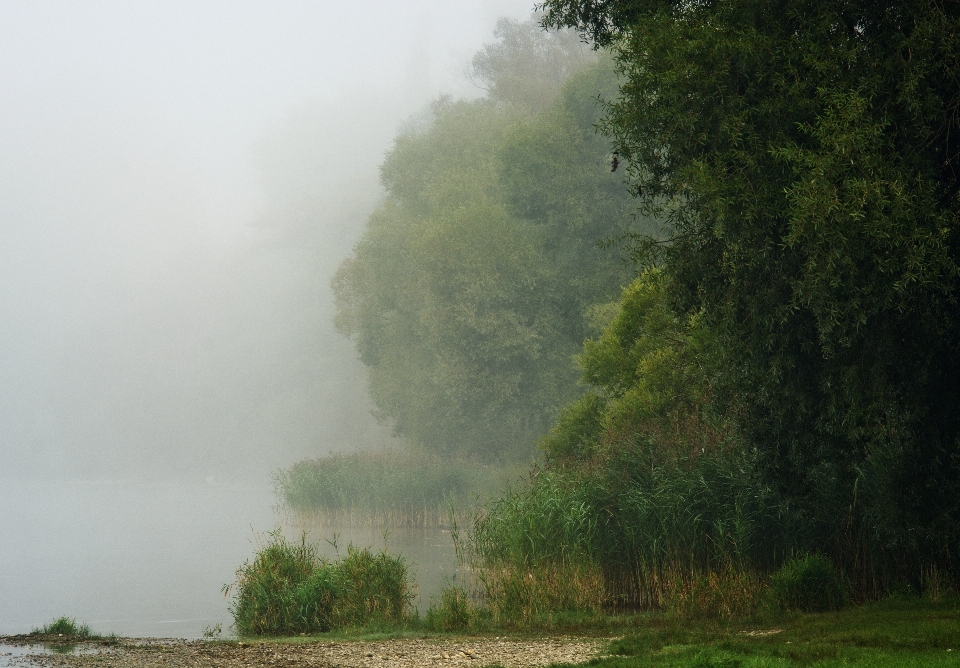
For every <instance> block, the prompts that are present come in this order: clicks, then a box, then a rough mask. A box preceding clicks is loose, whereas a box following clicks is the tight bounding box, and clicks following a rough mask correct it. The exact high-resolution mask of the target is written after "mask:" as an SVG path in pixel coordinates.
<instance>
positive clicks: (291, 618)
mask: <svg viewBox="0 0 960 668" xmlns="http://www.w3.org/2000/svg"><path fill="white" fill-rule="evenodd" d="M231 592H234V596H233V601H232V603H231V605H230V613H231V614H232V615H233V619H234V626H235V628H236V631H237V633H238V634H239V635H291V634H298V633H319V632H323V631H329V630H330V629H335V628H344V627H362V626H365V625H368V624H371V623H380V624H400V623H402V622H403V621H404V620H405V619H406V617H407V615H408V613H409V609H410V606H411V602H412V600H413V596H414V594H413V584H412V582H411V581H410V576H409V573H408V571H407V564H406V562H405V561H404V560H403V557H401V556H394V555H390V554H388V553H387V552H386V551H385V550H381V551H380V552H376V553H375V552H373V551H371V550H370V549H369V548H364V549H357V548H354V547H353V546H349V547H348V548H347V554H346V556H344V557H342V558H340V559H338V560H336V561H329V560H327V559H325V558H323V557H320V556H319V555H318V554H317V548H316V545H313V544H311V543H308V542H307V541H306V536H305V535H304V536H303V537H302V538H301V540H300V542H299V543H296V542H290V541H288V540H287V539H286V538H284V536H283V534H282V533H280V531H279V530H278V531H276V532H274V533H271V534H270V535H269V541H268V542H267V543H266V544H265V545H263V546H261V548H260V550H259V551H258V552H257V554H256V556H255V557H254V559H253V561H252V562H247V563H245V564H244V565H243V566H241V567H240V568H239V569H238V570H237V579H236V581H235V582H234V583H233V584H231V585H228V586H225V587H224V595H229V594H230V593H231Z"/></svg>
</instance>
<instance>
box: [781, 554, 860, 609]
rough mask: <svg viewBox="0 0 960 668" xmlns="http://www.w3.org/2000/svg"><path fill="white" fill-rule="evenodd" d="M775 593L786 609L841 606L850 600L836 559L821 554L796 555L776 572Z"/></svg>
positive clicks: (836, 607)
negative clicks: (835, 561)
mask: <svg viewBox="0 0 960 668" xmlns="http://www.w3.org/2000/svg"><path fill="white" fill-rule="evenodd" d="M770 585H771V588H772V589H773V596H774V599H775V600H776V603H777V605H778V606H780V607H781V608H782V609H784V610H797V611H800V612H825V611H827V610H839V609H840V608H842V607H843V606H844V604H845V603H846V601H847V592H846V587H845V586H844V585H843V582H842V581H841V579H840V576H839V575H838V574H837V570H836V569H835V568H834V566H833V563H832V562H831V561H830V560H829V559H827V558H826V557H824V556H821V555H819V554H806V555H802V556H799V557H794V558H793V559H791V560H790V561H788V562H787V563H785V564H784V565H783V566H782V567H781V568H780V570H778V571H777V572H776V573H774V575H773V577H772V578H771V581H770Z"/></svg>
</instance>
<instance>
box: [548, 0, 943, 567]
mask: <svg viewBox="0 0 960 668" xmlns="http://www.w3.org/2000/svg"><path fill="white" fill-rule="evenodd" d="M543 10H544V12H545V14H544V23H545V25H548V26H554V27H557V26H571V27H575V28H577V29H578V30H580V31H581V32H582V33H583V35H584V36H585V37H586V38H587V39H589V40H592V41H593V43H594V44H596V45H603V46H608V47H610V48H611V49H613V50H614V51H615V52H616V54H617V62H618V68H619V71H620V72H621V75H622V83H621V86H620V99H619V101H617V102H616V103H615V104H613V105H611V106H610V108H609V109H608V117H607V121H606V125H605V130H606V131H607V132H608V133H609V135H610V136H611V137H612V138H613V140H614V145H615V148H616V149H617V150H618V152H619V155H620V158H621V160H623V161H624V162H626V163H627V165H628V174H629V181H630V183H631V186H632V187H633V188H634V190H635V192H636V193H637V194H638V195H639V196H640V198H641V199H642V203H643V205H644V206H645V207H646V208H647V209H648V210H650V211H652V212H655V213H658V214H660V215H662V216H664V217H665V218H666V219H668V220H669V221H670V224H671V230H672V234H671V238H670V240H669V241H668V242H667V243H659V240H650V239H644V238H643V237H642V235H638V236H637V237H636V239H635V240H636V242H637V243H636V249H637V252H638V254H639V255H640V256H641V257H642V259H643V260H645V261H647V262H658V263H660V264H662V266H663V268H664V271H666V272H667V274H668V275H669V276H670V286H671V299H672V302H673V304H674V307H675V308H676V309H677V311H679V312H681V313H690V314H692V313H699V314H702V316H701V317H703V318H704V322H705V324H707V325H708V326H709V327H711V328H712V329H713V330H714V331H715V332H716V334H717V336H719V337H720V339H721V341H722V345H723V346H724V348H725V349H726V351H727V354H728V355H729V357H730V359H731V360H733V362H732V363H731V365H730V367H729V369H728V375H729V376H730V378H731V379H732V381H734V382H735V383H736V384H737V386H738V387H739V390H740V401H741V405H742V406H743V407H744V411H743V416H744V419H743V420H742V424H741V425H740V427H741V430H742V432H743V434H744V435H745V436H746V438H747V440H748V443H749V444H750V445H751V446H752V447H753V448H756V450H757V451H758V452H759V453H760V454H761V456H762V461H763V473H764V475H766V476H767V479H768V480H769V481H770V482H771V483H772V484H774V485H775V486H776V487H777V489H778V490H779V492H780V494H781V495H782V498H783V499H784V501H785V503H786V505H787V507H788V508H789V509H790V511H791V512H793V513H794V514H795V515H796V516H798V517H802V518H804V520H805V523H806V526H807V527H808V528H809V530H810V531H811V535H812V536H816V538H817V540H818V541H820V549H829V550H831V551H832V552H833V553H834V554H835V555H836V556H837V558H838V560H839V561H841V562H842V563H843V564H844V565H845V566H846V567H847V568H848V571H849V572H851V574H853V575H855V576H857V577H861V578H862V579H872V581H874V582H879V583H881V584H882V582H883V581H885V580H886V579H887V578H889V577H897V578H901V579H904V578H905V579H907V580H909V581H911V582H917V581H918V579H919V578H920V574H921V571H922V570H923V569H924V568H927V569H932V568H941V569H943V568H949V569H952V570H953V572H954V573H955V574H956V568H957V564H960V410H958V406H960V304H958V296H960V294H958V293H960V271H958V255H960V224H958V223H960V221H958V211H960V199H958V191H960V188H958V186H960V182H958V167H960V162H958V148H960V5H958V4H957V3H945V2H937V1H935V0H915V1H907V2H896V3H892V2H876V1H873V0H840V1H831V2H826V1H822V0H781V1H779V2H769V1H760V0H705V1H703V2H688V1H686V0H676V1H670V0H547V1H546V2H545V3H544V6H543ZM868 573H869V575H868Z"/></svg>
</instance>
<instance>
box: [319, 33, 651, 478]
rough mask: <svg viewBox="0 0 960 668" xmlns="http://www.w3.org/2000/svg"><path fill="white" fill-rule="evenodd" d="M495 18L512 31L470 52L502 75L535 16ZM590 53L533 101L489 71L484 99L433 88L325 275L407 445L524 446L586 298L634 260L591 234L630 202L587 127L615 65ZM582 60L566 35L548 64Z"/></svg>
mask: <svg viewBox="0 0 960 668" xmlns="http://www.w3.org/2000/svg"><path fill="white" fill-rule="evenodd" d="M504 26H507V27H509V28H510V30H509V31H507V32H509V33H510V34H513V33H520V34H522V35H523V36H524V39H523V40H513V41H510V40H505V41H504V42H503V43H502V44H501V45H500V46H499V47H497V48H496V49H493V48H487V49H486V50H485V51H484V52H483V54H485V55H484V58H487V61H490V62H492V61H494V60H495V61H496V63H497V65H496V67H493V65H490V67H489V68H488V70H489V71H490V72H500V73H503V76H507V75H508V74H509V76H510V77H511V78H510V81H513V79H512V77H514V76H516V72H517V71H521V72H522V71H524V70H523V68H520V67H518V68H512V67H510V64H511V63H525V62H526V60H527V59H528V58H529V56H530V50H531V49H532V48H533V47H531V46H530V40H531V39H533V37H532V35H534V33H532V32H531V30H530V27H529V26H526V27H521V26H516V25H513V24H504V23H501V31H502V32H503V31H504V30H506V28H504ZM511 31H512V32H511ZM504 34H506V33H504ZM536 35H537V36H536V40H539V42H545V43H546V45H543V44H540V45H539V46H537V44H538V43H539V42H536V43H534V46H536V49H533V50H534V52H535V53H547V54H557V53H560V54H562V53H566V52H567V51H565V49H567V46H569V44H568V45H567V46H563V44H561V45H560V46H561V47H562V48H559V47H558V48H554V47H553V46H550V43H551V40H553V39H555V38H553V37H551V36H550V35H549V34H546V33H543V32H538V33H536ZM564 39H566V38H564ZM568 41H569V40H568ZM511 45H514V46H516V47H517V48H515V49H513V47H512V46H511ZM491 54H495V55H496V58H493V56H491ZM591 60H593V61H594V63H593V64H592V65H590V66H589V67H587V69H585V70H582V72H581V73H580V74H579V75H575V76H573V77H572V78H571V79H569V81H568V82H567V83H566V84H565V85H564V87H563V88H558V89H557V90H555V91H554V92H553V94H552V95H553V97H552V100H544V99H543V98H542V97H537V100H538V104H540V105H541V106H540V107H539V108H538V109H532V108H531V104H528V103H527V102H524V103H523V104H520V103H514V102H511V101H510V99H507V98H504V97H503V96H504V95H505V94H506V93H505V92H504V91H514V92H515V91H517V90H522V89H523V87H522V86H519V85H514V83H515V82H514V83H511V84H510V85H509V86H506V85H501V84H502V78H498V77H500V75H496V76H495V75H494V74H491V75H490V77H491V78H490V80H491V81H493V82H494V85H492V87H491V95H490V96H488V97H486V98H483V99H480V100H476V101H452V100H449V99H442V100H439V101H438V102H436V103H435V104H434V105H433V107H432V110H431V111H432V113H431V118H430V122H429V124H427V125H426V126H425V127H424V128H421V129H419V130H418V129H411V130H409V131H407V132H405V133H403V134H401V135H400V136H398V138H397V140H396V145H395V147H394V149H393V150H392V151H391V152H390V154H389V155H388V156H387V158H386V160H385V162H384V164H383V166H382V170H381V175H382V182H383V185H384V187H385V189H386V192H387V197H386V200H385V201H384V203H383V205H382V206H381V207H380V208H379V209H378V210H377V211H376V212H375V213H374V214H373V216H371V218H370V220H369V222H368V227H367V230H366V232H365V234H364V236H363V238H362V240H361V241H360V243H359V244H358V245H357V246H356V248H355V250H354V253H353V256H352V257H351V258H349V259H348V260H347V261H345V262H344V264H343V265H342V266H341V268H340V270H339V271H338V274H337V277H336V278H335V281H334V289H335V292H336V297H337V303H338V310H339V314H338V326H339V327H340V329H341V331H343V332H344V333H346V334H348V335H350V336H351V337H353V338H354V339H355V341H356V343H357V349H358V352H359V354H360V358H361V360H362V361H363V362H364V364H365V365H366V366H367V367H368V369H369V379H370V391H371V395H372V397H373V399H374V402H375V404H376V406H377V408H378V410H379V412H380V415H381V417H383V418H384V419H385V420H387V421H388V422H390V423H392V424H393V426H394V428H395V430H396V432H397V433H398V434H400V435H402V436H404V437H405V438H406V439H407V440H408V442H409V443H410V444H411V445H413V446H414V447H422V448H425V449H428V450H431V451H435V452H440V453H459V454H465V455H469V456H473V457H476V458H480V459H485V460H503V459H518V458H525V457H529V456H530V455H532V454H533V452H534V444H535V441H536V438H537V437H538V436H539V435H540V434H542V433H543V432H545V431H546V430H547V429H548V427H549V425H550V423H551V421H552V420H553V419H554V418H555V416H556V414H557V412H558V411H559V408H560V406H562V405H563V404H564V403H566V402H568V401H570V400H571V399H573V398H574V397H576V396H577V395H578V394H579V393H580V392H581V391H582V389H581V388H580V387H579V386H578V384H577V375H578V374H577V370H576V367H575V365H574V364H573V357H574V355H575V354H576V352H577V350H578V349H579V347H580V345H581V343H582V341H583V338H584V337H585V336H586V335H587V332H588V331H589V327H588V324H587V310H588V308H589V307H590V306H591V305H592V304H594V303H596V302H606V301H610V300H611V299H613V298H614V297H615V296H616V294H617V292H618V291H619V288H620V286H621V285H622V284H623V283H624V282H626V281H627V280H628V277H629V271H628V269H627V268H626V267H625V266H623V265H622V264H621V263H618V262H617V261H616V258H614V257H611V254H610V253H609V252H607V251H605V250H604V249H602V248H600V247H599V243H600V242H601V241H603V240H604V239H606V238H608V237H612V236H617V235H618V234H621V233H622V232H623V231H624V230H625V229H626V226H627V224H628V223H629V222H630V213H631V208H632V206H631V205H632V202H631V199H630V198H629V196H628V195H627V194H626V192H625V191H624V190H623V188H622V187H621V186H620V184H619V174H611V173H610V170H609V156H610V146H609V141H608V140H607V139H605V138H604V137H602V136H598V135H597V133H596V132H595V131H594V129H593V123H594V122H595V121H596V120H597V118H598V115H599V109H598V107H597V106H596V104H595V96H596V95H598V94H600V93H601V92H603V90H604V89H603V88H602V86H606V88H607V89H609V88H611V87H612V85H613V82H614V79H613V74H612V68H611V64H610V62H609V61H603V60H598V59H596V58H593V59H591ZM487 61H484V62H487ZM583 62H584V56H583V53H582V52H581V51H580V50H579V49H577V50H574V51H570V56H569V59H568V60H561V61H560V62H556V61H553V66H554V67H555V68H557V69H558V71H561V72H569V71H570V70H571V69H574V66H578V67H583ZM488 64H489V63H488ZM541 66H543V63H541V65H540V66H538V67H537V68H534V72H535V73H539V72H540V71H541V69H542V67H541ZM497 82H500V83H497ZM541 83H542V82H540V81H534V82H531V86H535V85H539V84H541ZM511 95H512V93H511ZM528 101H529V100H528ZM528 186H529V187H528Z"/></svg>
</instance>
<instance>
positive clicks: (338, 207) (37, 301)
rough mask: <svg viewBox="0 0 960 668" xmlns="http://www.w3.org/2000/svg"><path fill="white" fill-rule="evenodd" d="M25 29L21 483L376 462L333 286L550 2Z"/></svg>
mask: <svg viewBox="0 0 960 668" xmlns="http://www.w3.org/2000/svg"><path fill="white" fill-rule="evenodd" d="M348 4H349V3H332V4H327V3H324V4H316V3H297V2H289V3H272V2H271V3H262V2H245V3H229V4H228V3H203V4H201V5H196V4H194V3H155V4H152V3H148V4H135V5H129V4H127V3H119V2H104V3H84V4H82V5H76V4H71V3H30V4H16V3H14V4H7V5H4V7H3V8H2V9H0V50H2V53H3V54H4V58H3V59H2V60H0V87H2V89H3V90H4V91H5V95H4V96H3V97H2V100H0V155H2V156H3V158H2V160H0V230H2V235H3V236H2V238H3V243H2V244H0V460H2V462H3V466H2V469H0V471H2V473H0V476H2V477H4V478H24V477H27V478H47V477H51V476H52V477H69V478H74V479H76V478H79V479H104V478H107V479H114V478H134V479H145V478H146V479H158V478H159V479H164V478H170V479H175V480H187V479H190V480H203V481H211V480H222V479H231V478H244V479H253V480H261V481H267V480H269V475H270V472H271V471H272V470H275V469H277V468H282V467H285V466H289V465H290V464H291V463H293V462H294V461H297V460H298V459H302V458H304V457H313V456H319V455H322V454H324V453H327V452H331V451H346V450H354V449H363V448H377V447H381V446H383V445H384V444H387V443H389V442H390V438H391V437H390V432H389V429H387V428H386V427H384V426H382V425H379V424H377V423H376V421H375V420H374V419H373V418H372V417H371V414H370V404H369V401H368V399H367V396H366V389H365V376H364V369H363V367H362V365H360V363H359V362H358V361H357V360H356V354H355V352H354V350H353V348H352V344H351V343H350V342H349V341H347V340H346V339H343V338H342V337H340V336H339V335H338V334H336V333H335V332H334V329H333V325H332V315H333V306H332V298H331V295H330V289H329V281H330V277H331V276H332V274H333V272H334V270H335V269H336V267H337V265H338V264H339V262H340V261H341V260H342V258H343V257H345V256H346V255H347V254H348V253H349V251H350V249H351V247H352V245H353V243H354V242H355V241H356V239H357V238H358V236H359V234H360V233H361V231H362V229H363V225H364V223H365V220H366V217H367V215H368V214H369V213H370V211H371V210H372V209H373V208H374V207H375V206H376V204H377V202H378V201H379V197H380V190H379V184H378V172H377V167H378V165H379V163H380V161H381V160H382V158H383V155H384V152H385V151H386V150H388V149H389V147H390V145H391V141H392V139H393V137H394V135H395V133H396V131H397V129H398V127H399V126H400V125H401V124H402V123H403V122H404V121H405V119H408V118H410V117H411V116H412V115H414V114H416V113H417V112H418V111H419V110H421V109H422V108H423V107H424V106H425V105H426V104H427V103H428V102H429V100H431V99H432V98H434V97H436V96H437V95H438V94H441V93H452V94H454V95H467V96H469V95H476V94H478V93H479V91H477V90H476V89H475V88H473V87H472V85H471V84H470V82H469V81H468V80H467V79H466V78H465V77H464V76H463V72H464V70H465V68H466V66H467V64H468V63H469V60H470V57H471V56H472V54H473V52H475V51H476V50H477V48H479V47H480V45H481V44H482V43H483V42H484V41H489V39H490V33H491V30H492V27H493V25H494V23H495V21H496V19H497V18H498V17H500V16H504V15H506V16H511V17H514V18H525V17H526V16H527V15H529V12H530V10H531V7H530V5H529V3H527V2H507V1H503V2H463V3H445V2H437V1H426V0H425V1H422V2H419V3H388V2H381V3H375V4H373V5H370V4H365V5H362V6H355V7H353V6H348Z"/></svg>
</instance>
